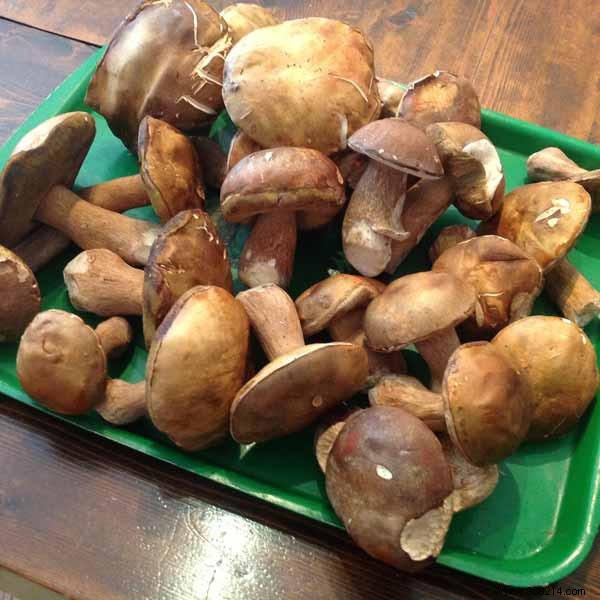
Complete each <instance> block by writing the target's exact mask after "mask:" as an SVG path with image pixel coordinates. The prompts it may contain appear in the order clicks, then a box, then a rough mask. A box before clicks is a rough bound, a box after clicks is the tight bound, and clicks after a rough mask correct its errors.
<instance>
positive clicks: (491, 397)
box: [369, 342, 533, 466]
mask: <svg viewBox="0 0 600 600" xmlns="http://www.w3.org/2000/svg"><path fill="white" fill-rule="evenodd" d="M519 373H520V371H519V372H517V370H516V368H513V366H512V363H511V362H509V361H508V360H507V359H506V358H505V356H504V355H503V354H502V353H501V352H500V351H499V350H498V349H497V348H496V347H495V345H492V344H491V343H490V342H471V343H467V344H463V345H462V346H460V347H459V348H457V349H456V351H455V352H454V353H453V354H452V356H451V357H450V360H449V361H448V367H447V369H446V373H445V374H444V382H443V386H442V391H441V393H440V394H433V393H432V392H430V391H429V390H426V389H419V386H418V385H415V383H414V382H413V381H406V377H404V376H402V375H397V376H389V378H387V379H386V380H382V382H381V383H380V384H379V385H381V386H385V387H384V389H383V390H380V389H379V386H375V387H374V388H373V389H372V390H370V392H369V400H370V401H371V404H372V405H374V406H395V407H400V408H402V409H404V410H407V411H409V412H411V413H413V414H415V416H418V417H419V418H421V419H422V420H423V422H424V423H425V424H426V425H428V426H429V427H431V428H432V429H434V430H436V431H447V432H448V433H449V435H450V437H451V438H452V441H453V443H454V445H455V446H456V447H457V448H458V449H459V450H460V452H461V453H462V454H463V456H464V457H465V458H466V459H467V460H468V461H469V462H470V463H472V464H474V465H476V466H485V465H489V464H495V463H498V462H500V461H501V460H504V459H505V458H507V457H508V456H510V455H511V454H513V453H514V452H515V450H516V449H517V448H518V447H519V445H520V444H521V443H522V442H523V440H524V439H525V436H526V435H527V431H528V430H529V425H530V423H531V417H532V413H533V398H532V390H531V388H530V386H529V384H528V382H527V380H526V379H525V378H523V377H521V375H520V374H519Z"/></svg>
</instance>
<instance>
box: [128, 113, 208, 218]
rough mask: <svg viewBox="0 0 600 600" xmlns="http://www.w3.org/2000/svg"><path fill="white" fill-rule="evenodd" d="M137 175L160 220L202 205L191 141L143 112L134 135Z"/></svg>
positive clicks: (194, 151) (195, 157)
mask: <svg viewBox="0 0 600 600" xmlns="http://www.w3.org/2000/svg"><path fill="white" fill-rule="evenodd" d="M138 153H139V158H140V175H141V176H142V180H143V181H144V185H145V187H146V191H147V192H148V196H149V198H150V202H151V203H152V207H153V208H154V211H155V212H156V214H157V215H158V217H159V218H160V220H161V222H163V223H164V222H166V221H168V220H169V219H170V218H171V217H174V216H175V215H176V214H177V213H179V212H181V211H182V210H186V209H190V208H202V206H203V205H204V185H203V183H202V170H201V168H200V163H199V160H198V154H197V153H196V149H195V148H194V145H193V144H192V142H191V141H190V140H189V139H188V138H187V137H186V136H185V135H183V134H182V133H181V132H180V131H178V130H177V129H175V127H173V126H172V125H169V124H168V123H166V122H165V121H161V120H160V119H155V118H154V117H150V116H146V117H144V119H142V122H141V123H140V130H139V137H138Z"/></svg>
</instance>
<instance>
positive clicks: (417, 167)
mask: <svg viewBox="0 0 600 600" xmlns="http://www.w3.org/2000/svg"><path fill="white" fill-rule="evenodd" d="M348 146H349V147H350V148H352V150H354V151H355V152H360V154H364V155H366V156H368V157H369V158H370V159H371V160H375V161H377V162H380V163H382V164H384V165H386V166H388V167H391V168H393V169H397V170H399V171H403V172H405V173H409V174H410V175H415V176H416V177H420V178H422V179H433V178H437V177H441V176H442V175H443V174H444V169H443V167H442V162H441V160H440V158H439V156H438V153H437V150H436V149H435V146H434V145H433V143H432V142H431V140H430V139H429V138H428V137H427V136H426V135H425V133H424V132H423V130H421V129H419V128H418V127H417V126H415V125H413V124H412V123H409V122H408V121H405V120H404V119H397V118H389V119H380V120H379V121H373V122H372V123H369V124H368V125H365V126H364V127H361V129H359V130H358V131H357V132H356V133H354V134H353V135H352V136H351V137H350V139H349V140H348Z"/></svg>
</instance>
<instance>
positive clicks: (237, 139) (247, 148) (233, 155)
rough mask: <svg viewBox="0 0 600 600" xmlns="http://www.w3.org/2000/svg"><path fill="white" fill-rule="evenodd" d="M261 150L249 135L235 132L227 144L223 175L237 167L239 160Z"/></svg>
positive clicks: (238, 131) (239, 130) (240, 131)
mask: <svg viewBox="0 0 600 600" xmlns="http://www.w3.org/2000/svg"><path fill="white" fill-rule="evenodd" d="M261 150H263V147H262V146H259V145H258V144H257V143H256V142H255V141H254V140H253V139H252V138H251V137H250V136H249V135H246V134H245V133H244V132H243V131H242V130H241V129H238V130H237V131H236V132H235V135H234V136H233V137H232V138H231V144H229V152H228V153H227V165H226V167H225V175H227V173H229V171H231V169H233V167H235V165H237V164H238V163H239V162H240V160H242V159H243V158H246V156H250V154H254V153H255V152H260V151H261Z"/></svg>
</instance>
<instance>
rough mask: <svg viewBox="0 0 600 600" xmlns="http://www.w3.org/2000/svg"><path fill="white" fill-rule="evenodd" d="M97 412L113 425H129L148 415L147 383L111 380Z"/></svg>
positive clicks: (97, 407)
mask: <svg viewBox="0 0 600 600" xmlns="http://www.w3.org/2000/svg"><path fill="white" fill-rule="evenodd" d="M95 410H96V412H97V413H98V414H99V415H100V416H101V417H102V418H103V419H104V420H105V421H107V422H108V423H110V424H111V425H128V424H129V423H133V422H134V421H137V420H138V419H140V418H141V417H143V416H144V415H145V414H146V383H145V382H144V381H140V382H139V383H128V382H126V381H122V380H121V379H109V380H108V382H107V384H106V395H105V397H104V400H103V401H102V402H101V403H100V404H98V405H97V406H96V407H95Z"/></svg>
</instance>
